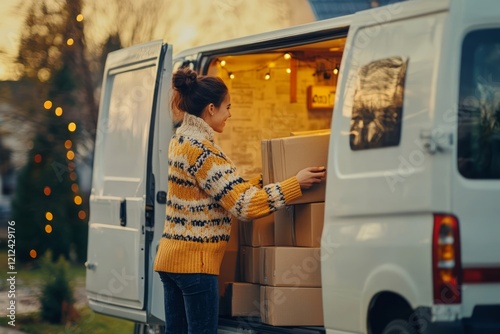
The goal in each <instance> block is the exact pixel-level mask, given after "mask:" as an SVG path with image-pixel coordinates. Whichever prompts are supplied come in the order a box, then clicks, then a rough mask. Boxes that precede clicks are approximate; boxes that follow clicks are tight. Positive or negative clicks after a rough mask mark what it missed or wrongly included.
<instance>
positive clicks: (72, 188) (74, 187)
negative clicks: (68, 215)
mask: <svg viewBox="0 0 500 334" xmlns="http://www.w3.org/2000/svg"><path fill="white" fill-rule="evenodd" d="M71 190H73V192H74V193H76V192H78V190H80V188H79V187H78V184H76V183H73V184H72V185H71Z"/></svg>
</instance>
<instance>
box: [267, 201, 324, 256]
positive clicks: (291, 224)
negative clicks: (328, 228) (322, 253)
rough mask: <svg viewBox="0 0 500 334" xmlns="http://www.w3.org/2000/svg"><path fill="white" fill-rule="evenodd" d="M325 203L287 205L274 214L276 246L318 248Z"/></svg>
mask: <svg viewBox="0 0 500 334" xmlns="http://www.w3.org/2000/svg"><path fill="white" fill-rule="evenodd" d="M324 214H325V203H324V202H319V203H307V204H296V205H288V206H286V207H284V208H282V209H280V210H278V211H276V213H275V221H274V235H275V237H274V244H275V245H276V246H300V247H320V246H321V234H322V233H323V225H324Z"/></svg>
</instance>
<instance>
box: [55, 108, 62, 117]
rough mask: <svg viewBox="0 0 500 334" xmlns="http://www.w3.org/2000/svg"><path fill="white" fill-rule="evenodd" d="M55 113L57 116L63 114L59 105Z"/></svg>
mask: <svg viewBox="0 0 500 334" xmlns="http://www.w3.org/2000/svg"><path fill="white" fill-rule="evenodd" d="M54 114H56V116H61V115H62V114H63V110H62V108H61V107H57V108H56V110H54Z"/></svg>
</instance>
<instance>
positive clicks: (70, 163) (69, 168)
mask: <svg viewBox="0 0 500 334" xmlns="http://www.w3.org/2000/svg"><path fill="white" fill-rule="evenodd" d="M74 169H75V163H74V162H69V163H68V170H69V171H70V172H71V171H73V170H74Z"/></svg>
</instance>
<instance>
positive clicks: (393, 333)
mask: <svg viewBox="0 0 500 334" xmlns="http://www.w3.org/2000/svg"><path fill="white" fill-rule="evenodd" d="M382 334H418V333H417V331H416V329H415V328H413V327H412V326H411V325H410V324H409V323H408V321H406V320H403V319H396V320H392V321H391V322H389V323H388V324H387V326H385V328H384V330H383V331H382Z"/></svg>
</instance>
